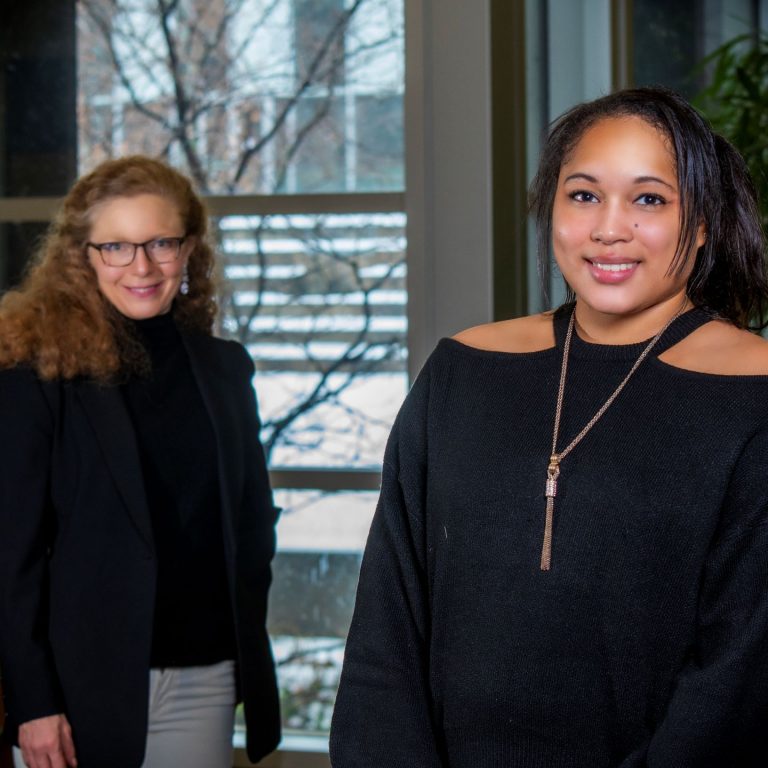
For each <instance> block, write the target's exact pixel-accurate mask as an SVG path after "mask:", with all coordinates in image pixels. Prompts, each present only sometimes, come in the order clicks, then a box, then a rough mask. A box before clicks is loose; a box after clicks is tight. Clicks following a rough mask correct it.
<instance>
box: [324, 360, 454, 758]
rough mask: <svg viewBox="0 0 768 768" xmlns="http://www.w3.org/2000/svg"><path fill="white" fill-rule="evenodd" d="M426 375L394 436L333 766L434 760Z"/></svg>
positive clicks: (344, 679)
mask: <svg viewBox="0 0 768 768" xmlns="http://www.w3.org/2000/svg"><path fill="white" fill-rule="evenodd" d="M428 388H429V379H428V375H427V373H426V371H425V372H422V374H421V376H420V377H419V379H418V380H417V382H416V384H415V385H414V388H413V390H412V391H411V393H410V394H409V395H408V398H407V399H406V401H405V403H404V405H403V408H402V409H401V411H400V414H399V415H398V418H397V420H396V422H395V425H394V427H393V430H392V434H391V435H390V439H389V443H388V445H387V451H386V455H385V460H384V471H383V479H382V488H381V495H380V498H379V503H378V506H377V509H376V514H375V515H374V519H373V524H372V526H371V530H370V533H369V536H368V542H367V544H366V548H365V555H364V557H363V564H362V569H361V573H360V583H359V587H358V592H357V601H356V604H355V612H354V617H353V619H352V626H351V628H350V631H349V637H348V639H347V646H346V651H345V658H344V668H343V671H342V676H341V684H340V687H339V692H338V697H337V699H336V707H335V710H334V715H333V724H332V727H331V763H332V765H333V766H334V768H360V766H366V768H384V766H386V768H413V767H414V766H419V768H438V767H439V766H443V765H444V763H443V761H442V760H441V758H440V748H439V736H438V734H437V727H436V724H435V722H434V719H435V715H434V707H433V702H432V699H431V696H430V685H429V666H428V658H429V642H430V641H429V636H430V613H429V597H428V585H427V563H426V544H425V528H424V513H425V510H424V498H425V474H426V411H427V405H428Z"/></svg>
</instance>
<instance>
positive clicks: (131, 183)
mask: <svg viewBox="0 0 768 768" xmlns="http://www.w3.org/2000/svg"><path fill="white" fill-rule="evenodd" d="M141 194H151V195H159V196H161V197H164V198H166V199H168V200H169V201H171V202H172V203H173V204H174V206H175V207H176V208H177V210H178V212H179V216H180V217H181V221H182V223H183V225H184V233H185V235H186V236H187V237H192V238H194V247H193V249H192V251H191V252H190V254H189V258H188V261H187V270H188V282H189V291H188V293H187V294H186V295H182V294H179V295H177V296H176V298H175V299H174V304H173V314H174V318H175V320H176V324H177V325H178V326H179V327H180V328H181V329H183V330H188V331H196V332H199V333H204V334H210V333H211V331H212V328H213V321H214V318H215V315H216V303H215V300H214V295H215V286H214V282H213V266H214V252H213V249H212V247H211V245H210V244H209V242H208V214H207V211H206V209H205V206H204V205H203V202H202V201H201V200H200V198H199V197H198V195H197V194H196V193H195V191H194V189H193V188H192V184H191V183H190V181H189V179H187V177H186V176H184V175H183V174H181V173H179V172H178V171H176V170H175V169H173V168H171V167H170V166H169V165H167V164H166V163H163V162H161V161H159V160H156V159H153V158H150V157H145V156H143V155H133V156H129V157H123V158H120V159H117V160H107V161H106V162H104V163H102V164H101V165H99V166H97V167H96V168H95V169H94V170H93V171H91V172H90V173H88V174H87V175H85V176H83V177H82V178H80V179H79V180H78V181H77V182H76V183H75V184H74V186H73V187H72V189H71V190H70V192H69V194H67V196H66V197H65V198H64V201H63V203H62V206H61V208H60V210H59V212H58V213H57V215H56V217H55V219H54V221H53V223H52V224H51V226H50V228H49V230H48V233H47V235H46V237H45V238H44V240H43V242H42V244H41V246H40V248H39V250H38V252H37V254H36V256H35V259H34V260H33V262H32V265H31V267H30V269H29V270H28V271H27V274H26V276H25V278H24V280H23V282H22V283H21V285H20V287H19V288H18V289H16V290H12V291H9V292H8V293H6V294H5V296H4V297H3V299H2V302H0V367H2V368H8V367H11V366H14V365H18V364H20V363H25V364H28V365H30V366H31V367H33V368H34V369H35V370H36V371H37V373H38V375H39V376H40V377H41V378H44V379H53V378H63V379H71V378H74V377H76V376H87V377H90V378H93V379H96V380H99V381H104V382H106V381H110V380H114V378H115V377H116V376H117V375H119V374H124V373H127V372H131V371H137V370H142V369H145V368H146V363H147V360H146V355H145V353H144V352H143V349H142V348H141V346H140V345H139V344H138V342H137V340H136V338H135V335H134V333H133V330H132V324H131V323H130V322H128V321H127V320H126V319H125V318H124V317H123V316H122V315H121V314H120V313H119V312H118V311H117V310H116V309H115V308H114V307H113V306H112V304H111V303H110V302H109V300H108V299H106V298H105V297H104V296H103V295H102V293H101V291H100V290H99V288H98V283H97V279H96V273H95V271H94V269H93V267H92V266H91V264H90V262H89V260H88V257H87V255H86V242H87V241H88V239H89V236H90V231H91V225H92V223H93V215H94V212H95V211H97V209H98V207H99V206H100V205H101V204H103V203H104V202H106V201H109V200H114V199H116V198H120V197H134V196H136V195H141Z"/></svg>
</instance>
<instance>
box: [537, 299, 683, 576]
mask: <svg viewBox="0 0 768 768" xmlns="http://www.w3.org/2000/svg"><path fill="white" fill-rule="evenodd" d="M684 307H685V304H683V306H682V307H681V308H680V309H679V310H678V311H677V312H676V313H675V314H674V315H672V317H670V318H669V320H667V322H666V323H664V326H663V327H662V329H661V330H660V331H659V332H658V333H657V334H656V335H655V336H654V337H653V338H652V339H651V340H650V341H649V342H648V343H647V344H646V345H645V347H644V349H643V351H642V352H641V353H640V355H639V356H638V358H637V360H635V362H634V364H633V365H632V367H631V368H630V369H629V373H627V375H626V376H625V377H624V378H623V379H622V380H621V382H620V383H619V385H618V386H617V387H616V389H614V390H613V392H612V393H611V395H610V396H609V397H608V399H607V400H606V401H605V402H604V403H603V404H602V405H601V406H600V408H598V410H597V411H596V412H595V414H594V416H592V418H591V419H590V420H589V421H588V422H587V423H586V424H585V425H584V427H583V428H582V430H581V432H579V434H578V435H576V437H574V438H573V440H571V442H570V443H568V445H567V446H566V447H565V448H564V449H563V450H562V451H560V453H558V452H557V438H558V436H559V434H560V417H561V416H562V413H563V400H564V398H565V380H566V374H567V372H568V356H569V353H570V351H571V339H572V338H573V329H574V325H575V323H576V308H575V307H574V309H573V311H572V312H571V319H570V321H569V323H568V332H567V333H566V335H565V344H564V345H563V362H562V365H561V367H560V385H559V387H558V390H557V405H556V407H555V426H554V429H553V430H552V452H551V455H550V457H549V465H548V466H547V483H546V487H545V491H544V495H545V496H546V497H547V508H546V516H545V521H544V543H543V545H542V549H541V570H542V571H548V570H549V569H550V567H551V565H552V524H553V520H554V509H555V496H556V495H557V480H558V478H559V476H560V464H561V463H562V461H563V459H564V458H565V457H566V456H567V455H568V454H569V453H570V452H571V451H572V450H573V449H574V448H575V447H576V446H577V445H578V444H579V443H580V442H581V441H582V440H583V438H584V437H585V436H586V434H587V433H588V432H589V430H590V429H592V427H594V426H595V424H596V423H597V422H598V421H599V419H600V418H601V416H602V415H603V414H604V413H605V412H606V411H607V410H608V409H609V408H610V407H611V405H612V404H613V402H614V400H616V398H617V397H618V396H619V394H620V393H621V391H622V390H623V389H624V387H625V386H626V385H627V382H628V381H629V380H630V379H631V378H632V375H633V374H634V373H635V371H636V370H637V369H638V368H639V367H640V364H641V363H642V362H643V360H645V358H646V357H648V355H649V354H650V352H651V350H652V349H653V348H654V347H655V346H656V342H657V341H658V340H659V339H660V338H661V337H662V336H663V335H664V332H665V331H666V330H667V328H669V326H670V325H672V323H673V322H674V321H675V320H677V318H678V317H680V315H681V314H682V313H683V309H684Z"/></svg>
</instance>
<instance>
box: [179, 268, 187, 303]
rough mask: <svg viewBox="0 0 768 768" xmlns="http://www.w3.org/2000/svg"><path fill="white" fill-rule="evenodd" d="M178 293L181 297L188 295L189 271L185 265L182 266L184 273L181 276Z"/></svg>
mask: <svg viewBox="0 0 768 768" xmlns="http://www.w3.org/2000/svg"><path fill="white" fill-rule="evenodd" d="M179 293H181V295H182V296H186V295H187V294H188V293H189V270H188V269H187V265H186V264H185V265H184V272H183V273H182V275H181V286H179Z"/></svg>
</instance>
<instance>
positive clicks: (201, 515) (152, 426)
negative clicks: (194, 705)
mask: <svg viewBox="0 0 768 768" xmlns="http://www.w3.org/2000/svg"><path fill="white" fill-rule="evenodd" d="M134 326H135V328H136V331H137V335H138V338H139V339H140V340H141V342H142V343H143V345H144V347H145V349H146V351H147V353H148V355H149V358H150V361H151V373H150V375H148V376H134V377H132V378H131V379H130V380H129V381H128V382H127V383H126V384H124V385H123V392H124V394H125V399H126V403H127V405H128V410H129V412H130V415H131V418H132V421H133V424H134V427H135V429H136V437H137V441H138V446H139V451H140V454H141V460H142V469H143V472H144V486H145V489H146V494H147V502H148V506H149V511H150V514H151V516H152V525H153V528H154V534H155V546H156V551H157V559H158V579H157V595H156V605H155V624H154V636H153V645H152V660H151V664H152V666H153V667H186V666H198V665H205V664H214V663H216V662H217V661H222V660H224V659H228V658H234V657H235V652H236V648H235V640H234V624H233V618H232V610H231V606H230V600H229V591H228V589H227V582H226V571H225V565H224V544H223V538H222V527H221V506H220V501H219V482H218V471H217V466H216V460H217V456H216V440H215V435H214V432H213V427H212V425H211V421H210V418H209V416H208V413H207V412H206V409H205V405H204V403H203V399H202V397H201V395H200V392H199V390H198V388H197V384H196V382H195V379H194V376H193V374H192V368H191V366H190V363H189V358H188V356H187V352H186V350H185V348H184V344H183V342H182V338H181V336H180V334H179V332H178V330H177V329H176V326H175V324H174V322H173V318H172V316H171V315H170V314H167V315H159V316H157V317H153V318H149V319H147V320H137V321H134Z"/></svg>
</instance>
